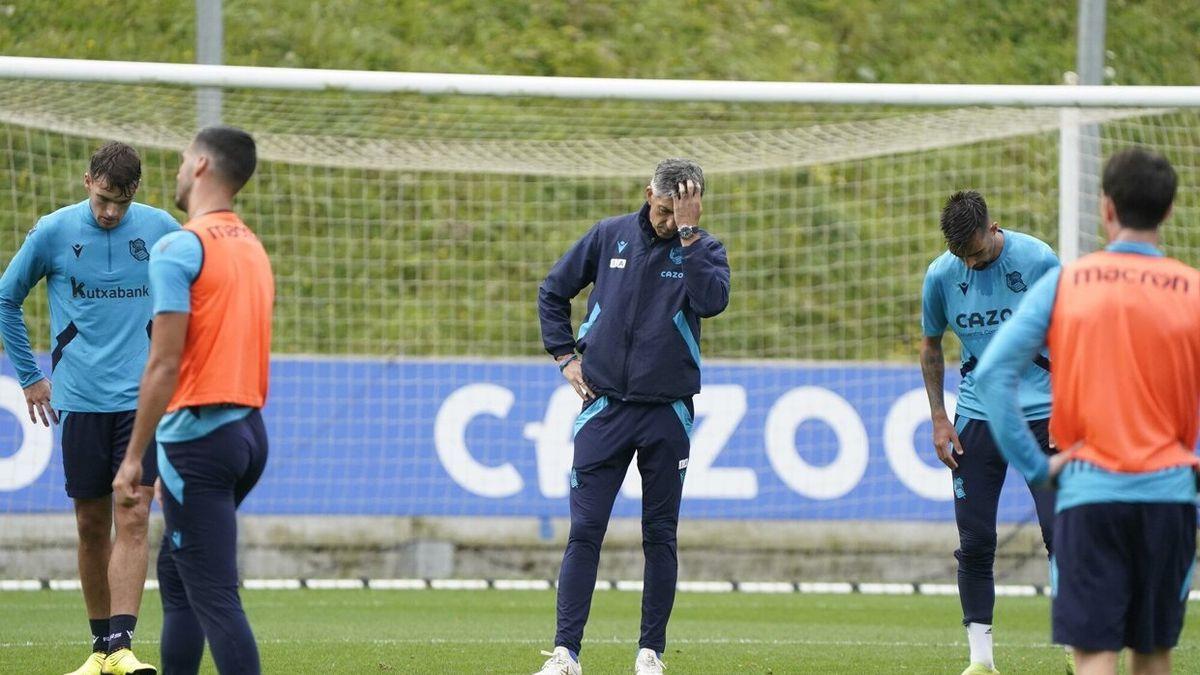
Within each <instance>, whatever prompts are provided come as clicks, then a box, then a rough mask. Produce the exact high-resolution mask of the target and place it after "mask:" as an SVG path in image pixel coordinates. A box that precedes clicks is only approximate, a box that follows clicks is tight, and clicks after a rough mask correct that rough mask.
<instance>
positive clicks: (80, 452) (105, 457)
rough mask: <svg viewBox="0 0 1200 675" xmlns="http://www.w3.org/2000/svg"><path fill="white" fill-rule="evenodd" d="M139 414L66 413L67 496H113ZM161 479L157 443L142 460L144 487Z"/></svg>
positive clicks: (64, 429)
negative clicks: (113, 486)
mask: <svg viewBox="0 0 1200 675" xmlns="http://www.w3.org/2000/svg"><path fill="white" fill-rule="evenodd" d="M134 413H135V411H133V410H123V411H121V412H110V413H89V412H66V413H63V420H62V452H63V473H64V474H65V475H66V477H67V496H68V497H70V498H71V499H97V498H99V497H105V496H108V495H110V494H112V482H113V478H115V477H116V476H117V469H119V468H120V467H121V461H122V460H124V459H125V446H127V445H129V437H130V436H131V435H132V434H133V417H134ZM156 478H158V452H157V446H156V444H155V443H154V440H153V439H151V441H150V447H148V448H146V454H145V455H144V456H143V457H142V485H147V486H149V485H154V480H155V479H156Z"/></svg>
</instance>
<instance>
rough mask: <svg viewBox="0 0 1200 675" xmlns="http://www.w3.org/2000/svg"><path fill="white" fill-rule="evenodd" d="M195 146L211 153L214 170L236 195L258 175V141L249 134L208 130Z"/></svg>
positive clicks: (241, 131)
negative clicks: (256, 143)
mask: <svg viewBox="0 0 1200 675" xmlns="http://www.w3.org/2000/svg"><path fill="white" fill-rule="evenodd" d="M195 143H196V145H198V146H200V147H202V148H203V149H204V150H205V151H206V152H207V154H208V156H209V158H210V159H211V160H212V162H213V168H214V169H215V170H216V172H217V173H218V174H220V175H221V177H222V178H224V179H225V182H226V183H227V184H228V185H229V187H231V188H233V191H234V192H237V191H238V190H241V189H242V186H243V185H245V184H246V181H248V180H250V176H253V175H254V168H255V167H256V166H258V151H257V149H256V148H255V145H254V137H253V136H251V135H250V134H248V133H246V132H245V131H243V130H241V129H238V128H236V127H223V126H218V127H205V128H204V129H201V130H200V133H198V134H196V141H195Z"/></svg>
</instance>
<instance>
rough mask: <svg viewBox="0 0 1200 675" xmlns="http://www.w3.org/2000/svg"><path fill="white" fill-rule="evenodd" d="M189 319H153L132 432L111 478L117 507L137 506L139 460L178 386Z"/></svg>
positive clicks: (170, 315) (172, 316)
mask: <svg viewBox="0 0 1200 675" xmlns="http://www.w3.org/2000/svg"><path fill="white" fill-rule="evenodd" d="M190 317H191V315H190V314H187V313H180V312H167V313H160V314H156V315H155V317H154V331H153V333H152V335H151V336H150V358H149V360H148V361H147V362H146V370H145V371H144V372H143V373H142V382H141V385H140V387H139V389H138V407H137V415H136V416H135V417H134V420H133V433H132V434H131V435H130V437H129V445H128V447H126V448H125V459H124V460H123V461H122V462H121V468H120V469H119V470H118V471H117V476H116V478H114V479H113V494H114V496H115V498H116V501H117V504H118V505H121V506H133V505H134V504H137V501H138V498H139V496H140V495H139V490H138V488H139V487H140V486H141V483H142V457H143V455H144V454H145V451H146V448H147V447H148V446H149V445H150V440H151V439H153V438H154V430H155V429H156V428H158V422H159V420H161V419H162V416H163V414H164V413H165V412H166V411H167V404H168V403H170V402H171V397H172V396H173V395H174V394H175V387H176V385H177V384H178V383H179V364H180V363H181V362H182V361H183V345H184V342H185V340H186V338H187V327H188V319H189V318H190Z"/></svg>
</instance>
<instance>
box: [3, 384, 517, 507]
mask: <svg viewBox="0 0 1200 675" xmlns="http://www.w3.org/2000/svg"><path fill="white" fill-rule="evenodd" d="M22 398H23V397H22ZM512 405H513V393H512V392H511V391H509V390H508V389H505V388H504V387H501V386H498V385H495V384H468V385H467V386H465V387H462V388H461V389H459V390H457V391H455V392H454V393H453V394H450V395H449V396H447V397H446V400H445V401H443V402H442V407H441V408H440V409H439V410H438V414H437V419H435V420H434V423H433V437H434V445H436V446H437V454H438V459H439V460H441V462H442V466H443V467H444V468H445V469H446V473H449V474H450V477H451V478H453V479H454V482H456V483H458V484H459V485H461V486H462V487H463V488H464V489H466V490H467V491H469V492H471V493H473V494H477V495H479V496H481V497H511V496H512V495H515V494H517V493H518V492H520V491H521V488H522V487H524V482H523V481H522V480H521V474H519V473H518V472H517V469H516V467H514V466H513V465H512V464H510V463H504V464H501V465H500V466H486V465H484V464H480V463H479V462H478V461H476V460H475V458H474V457H473V456H471V450H470V449H469V448H467V425H468V424H470V423H471V420H473V419H475V418H476V417H478V416H479V415H492V416H493V417H498V418H501V419H503V418H504V417H506V416H507V415H508V411H509V410H511V409H512Z"/></svg>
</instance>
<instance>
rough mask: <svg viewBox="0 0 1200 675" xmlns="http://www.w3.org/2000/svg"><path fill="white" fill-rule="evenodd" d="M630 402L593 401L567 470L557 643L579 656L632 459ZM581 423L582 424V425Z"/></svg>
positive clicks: (579, 428)
mask: <svg viewBox="0 0 1200 675" xmlns="http://www.w3.org/2000/svg"><path fill="white" fill-rule="evenodd" d="M633 408H634V407H633V406H630V405H627V404H624V403H621V402H619V401H618V402H611V401H609V400H608V399H607V398H604V397H601V398H598V399H596V400H595V401H593V402H592V403H591V405H589V406H588V407H587V408H585V409H584V411H583V413H582V414H581V415H580V417H579V420H578V421H577V423H576V429H577V431H576V433H575V456H574V460H573V461H572V468H571V496H570V503H571V532H570V535H569V536H568V539H567V549H566V552H565V553H564V554H563V562H562V568H561V569H560V571H559V575H558V601H557V608H558V609H557V615H558V619H557V624H558V627H557V632H556V634H555V636H554V646H555V647H566V648H567V650H569V651H570V652H572V653H573V655H574V656H576V657H577V656H578V654H579V650H580V646H581V643H582V641H583V629H584V625H585V624H587V619H588V614H589V613H590V612H591V607H592V593H593V592H594V591H595V590H596V571H597V569H598V568H599V564H600V545H601V543H602V542H603V541H604V534H605V532H606V531H607V530H608V519H609V516H611V515H612V507H613V502H614V501H615V500H616V498H617V493H618V492H619V491H620V489H621V483H622V482H623V481H624V480H625V474H626V472H627V471H628V469H629V463H630V461H631V460H632V459H633V446H632V443H631V438H632V429H631V427H630V424H629V420H630V417H631V412H630V411H631V410H632V409H633ZM581 423H582V424H581Z"/></svg>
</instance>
